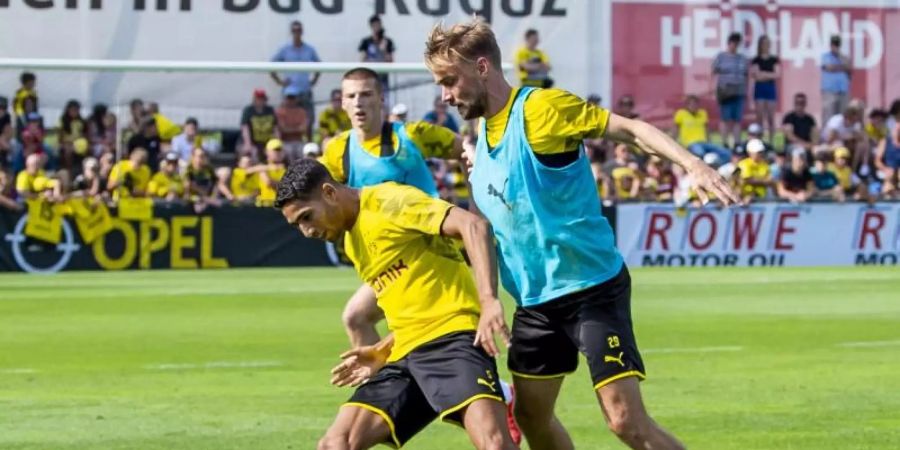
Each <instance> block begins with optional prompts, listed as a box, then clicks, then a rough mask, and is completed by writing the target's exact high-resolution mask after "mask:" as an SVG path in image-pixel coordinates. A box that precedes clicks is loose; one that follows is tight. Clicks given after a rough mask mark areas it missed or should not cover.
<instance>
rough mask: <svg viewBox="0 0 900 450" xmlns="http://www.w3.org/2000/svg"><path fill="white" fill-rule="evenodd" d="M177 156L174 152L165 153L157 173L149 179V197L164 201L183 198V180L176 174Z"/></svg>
mask: <svg viewBox="0 0 900 450" xmlns="http://www.w3.org/2000/svg"><path fill="white" fill-rule="evenodd" d="M179 159H180V158H179V157H178V154H177V153H175V152H168V153H166V157H165V159H164V160H163V163H162V164H161V165H160V167H159V172H156V173H155V174H154V175H153V178H151V179H150V184H149V185H148V187H147V191H148V192H149V194H150V196H151V197H153V198H157V199H164V200H166V201H173V200H178V199H181V198H183V197H184V184H185V179H184V177H183V176H181V174H180V173H179V172H178V160H179Z"/></svg>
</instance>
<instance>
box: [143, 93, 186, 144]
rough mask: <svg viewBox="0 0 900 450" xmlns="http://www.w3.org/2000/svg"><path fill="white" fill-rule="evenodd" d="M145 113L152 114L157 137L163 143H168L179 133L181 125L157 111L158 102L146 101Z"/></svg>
mask: <svg viewBox="0 0 900 450" xmlns="http://www.w3.org/2000/svg"><path fill="white" fill-rule="evenodd" d="M147 114H150V115H151V116H153V120H154V121H155V122H156V130H157V131H158V132H159V139H160V140H161V141H163V143H165V144H169V143H170V142H172V138H174V137H175V136H178V135H179V134H181V127H179V126H178V125H177V124H176V123H175V122H173V121H172V119H169V118H168V117H166V116H164V115H162V113H160V112H159V103H156V102H150V103H147Z"/></svg>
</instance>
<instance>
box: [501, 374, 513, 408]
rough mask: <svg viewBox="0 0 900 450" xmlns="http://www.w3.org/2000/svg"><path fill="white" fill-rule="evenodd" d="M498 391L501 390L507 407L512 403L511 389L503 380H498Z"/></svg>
mask: <svg viewBox="0 0 900 450" xmlns="http://www.w3.org/2000/svg"><path fill="white" fill-rule="evenodd" d="M500 389H501V390H503V398H504V399H506V404H507V405H508V404H509V403H510V402H512V389H511V388H510V387H509V385H508V384H506V382H505V381H503V380H500Z"/></svg>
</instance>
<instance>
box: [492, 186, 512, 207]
mask: <svg viewBox="0 0 900 450" xmlns="http://www.w3.org/2000/svg"><path fill="white" fill-rule="evenodd" d="M508 182H509V178H507V179H505V180H503V190H502V191H498V190H497V188H495V187H494V185H493V184H490V183H488V195H492V196H494V197H497V198H499V199H500V202H502V203H503V205H504V206H506V209H508V210H510V211H512V206H510V205H509V203H506V198H505V197H506V184H507V183H508Z"/></svg>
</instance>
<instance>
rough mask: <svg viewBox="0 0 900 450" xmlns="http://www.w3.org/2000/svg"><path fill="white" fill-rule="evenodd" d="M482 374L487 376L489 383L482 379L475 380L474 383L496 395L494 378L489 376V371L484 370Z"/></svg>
mask: <svg viewBox="0 0 900 450" xmlns="http://www.w3.org/2000/svg"><path fill="white" fill-rule="evenodd" d="M484 373H485V375H487V379H488V380H491V381H487V380H485V379H484V378H477V379H476V380H475V383H476V384H480V385H482V386H487V387H488V388H489V389H490V390H491V392H493V393H496V392H497V382H496V381H494V376H493V375H491V371H490V370H485V371H484Z"/></svg>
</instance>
